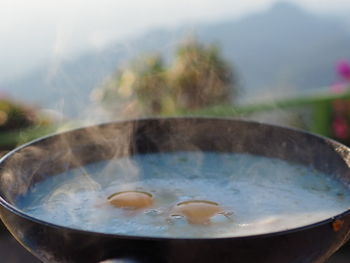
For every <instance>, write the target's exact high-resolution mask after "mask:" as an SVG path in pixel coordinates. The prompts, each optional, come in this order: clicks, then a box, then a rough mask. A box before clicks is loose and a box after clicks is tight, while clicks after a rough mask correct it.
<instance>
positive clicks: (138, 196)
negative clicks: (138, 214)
mask: <svg viewBox="0 0 350 263" xmlns="http://www.w3.org/2000/svg"><path fill="white" fill-rule="evenodd" d="M107 199H108V202H109V203H110V204H111V205H113V206H115V207H118V208H128V209H141V208H146V207H150V206H152V204H153V196H152V194H150V193H147V192H141V191H124V192H118V193H114V194H112V195H110V196H109V197H108V198H107Z"/></svg>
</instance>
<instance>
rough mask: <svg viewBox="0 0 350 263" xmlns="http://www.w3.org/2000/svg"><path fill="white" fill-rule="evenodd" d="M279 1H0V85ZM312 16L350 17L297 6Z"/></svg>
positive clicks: (303, 0)
mask: <svg viewBox="0 0 350 263" xmlns="http://www.w3.org/2000/svg"><path fill="white" fill-rule="evenodd" d="M279 1H280V0H245V1H241V0H190V1H189V0H148V1H145V0H128V1H123V0H30V1H28V0H0V83H1V82H2V81H6V80H10V79H13V78H15V77H18V76H20V75H21V74H24V73H25V72H27V71H29V70H31V69H32V68H35V67H36V66H38V65H41V64H42V63H45V62H46V63H47V62H48V63H50V61H55V62H56V63H57V61H59V60H63V59H66V58H68V57H69V56H71V55H74V54H79V52H83V51H85V50H89V49H92V48H94V49H101V48H103V47H104V46H105V45H108V44H109V43H111V42H112V41H125V40H127V39H128V38H131V37H132V36H134V35H137V34H140V33H142V32H145V31H147V30H150V29H151V28H154V27H158V28H169V27H176V26H179V25H186V24H191V23H198V22H210V21H218V20H221V19H227V18H232V19H239V18H240V17H243V16H245V15H247V14H249V13H254V12H258V11H261V10H264V9H267V8H269V7H270V6H271V5H272V4H274V3H276V2H279ZM290 2H293V3H296V4H298V5H301V6H303V7H305V8H307V9H309V10H311V11H313V12H320V13H329V14H333V13H334V14H338V13H339V14H341V13H344V14H345V13H346V12H347V11H346V10H348V11H350V1H348V0H294V1H290Z"/></svg>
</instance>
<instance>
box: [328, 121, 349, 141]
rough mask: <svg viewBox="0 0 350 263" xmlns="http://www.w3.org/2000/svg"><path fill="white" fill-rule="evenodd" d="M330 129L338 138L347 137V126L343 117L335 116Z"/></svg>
mask: <svg viewBox="0 0 350 263" xmlns="http://www.w3.org/2000/svg"><path fill="white" fill-rule="evenodd" d="M332 129H333V133H334V135H335V137H336V138H338V139H347V138H348V136H349V126H348V123H347V121H346V119H345V118H342V117H339V116H338V117H335V118H334V120H333V122H332Z"/></svg>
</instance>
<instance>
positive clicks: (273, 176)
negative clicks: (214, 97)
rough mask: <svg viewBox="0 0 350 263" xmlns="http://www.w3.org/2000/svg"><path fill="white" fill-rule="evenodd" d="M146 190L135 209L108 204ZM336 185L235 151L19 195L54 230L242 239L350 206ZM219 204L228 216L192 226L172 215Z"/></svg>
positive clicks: (151, 160) (184, 157)
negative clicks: (116, 196) (144, 204)
mask: <svg viewBox="0 0 350 263" xmlns="http://www.w3.org/2000/svg"><path fill="white" fill-rule="evenodd" d="M130 190H138V191H145V192H148V193H151V194H152V195H153V197H154V203H153V206H152V207H148V208H146V209H144V210H141V211H139V210H138V211H135V210H134V211H133V210H127V209H122V208H116V207H114V206H112V205H110V204H109V203H108V202H107V197H108V196H109V195H111V194H113V193H115V192H121V191H130ZM348 192H349V190H348V189H346V188H345V187H344V186H343V185H341V183H339V182H337V181H335V180H334V179H332V178H331V177H329V176H326V175H324V174H322V173H320V172H318V171H316V170H313V169H312V168H310V167H305V166H301V165H295V164H290V163H288V162H285V161H282V160H278V159H271V158H265V157H259V156H252V155H247V154H236V153H214V152H206V153H203V152H201V153H199V152H177V153H161V154H160V153H156V154H145V155H136V156H133V157H129V158H123V159H116V160H112V161H108V162H107V161H103V162H99V163H95V164H91V165H87V166H85V167H84V169H82V168H79V169H74V170H71V171H69V172H66V173H64V174H61V175H57V176H51V177H49V178H47V179H46V180H45V181H42V182H40V183H37V184H36V185H34V186H33V187H32V188H31V189H30V191H29V192H28V193H27V194H26V195H24V196H21V197H19V198H18V206H19V207H20V208H21V209H22V210H23V211H24V212H25V213H27V214H29V215H31V216H33V217H36V218H39V219H41V220H45V221H48V222H52V223H54V224H57V225H62V226H68V227H73V228H79V229H84V230H90V231H95V232H105V233H117V234H126V235H141V236H162V237H196V238H198V237H223V236H245V235H254V234H261V233H267V232H276V231H280V230H286V229H291V228H295V227H299V226H303V225H306V224H310V223H315V222H317V221H321V220H324V219H327V218H329V217H332V216H334V215H336V214H338V213H340V212H342V211H344V210H346V209H348V208H349V206H350V194H349V193H348ZM194 199H195V200H210V201H214V202H217V203H218V204H219V205H220V206H221V207H222V208H223V209H224V210H225V211H226V212H227V214H230V213H231V215H230V216H223V215H220V214H218V215H215V216H213V217H212V218H211V222H210V224H206V225H193V224H189V223H188V222H187V221H186V219H185V218H182V217H178V216H177V217H171V216H170V214H171V212H170V211H171V209H172V208H173V207H174V206H175V205H176V204H177V203H179V202H182V201H186V200H194Z"/></svg>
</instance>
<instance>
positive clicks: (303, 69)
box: [0, 0, 350, 263]
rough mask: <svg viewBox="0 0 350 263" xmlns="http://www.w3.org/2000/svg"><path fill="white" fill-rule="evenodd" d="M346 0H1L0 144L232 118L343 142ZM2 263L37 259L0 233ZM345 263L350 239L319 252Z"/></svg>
mask: <svg viewBox="0 0 350 263" xmlns="http://www.w3.org/2000/svg"><path fill="white" fill-rule="evenodd" d="M349 11H350V2H349V1H347V0H332V1H331V0H317V1H316V0H294V1H292V0H290V1H278V0H246V1H230V0H216V1H213V0H192V1H185V0H176V1H175V0H166V1H164V0H162V1H161V0H147V1H141V0H139V1H137V0H129V1H113V0H99V1H97V0H84V1H83V0H73V1H72V0H71V1H68V0H60V1H54V0H51V1H47V0H32V1H25V0H1V1H0V152H1V154H4V153H6V152H7V151H9V150H11V149H13V148H14V147H16V146H18V145H20V144H23V143H24V142H26V141H28V140H31V139H34V138H37V137H40V136H43V135H46V134H49V133H53V132H57V131H62V130H65V129H71V128H75V127H79V126H85V125H89V124H96V123H102V122H107V121H112V120H122V119H128V118H139V117H150V116H162V117H168V116H180V115H181V116H215V117H235V118H245V119H251V120H257V121H262V122H268V123H273V124H279V125H284V126H291V127H296V128H299V129H303V130H307V131H310V132H314V133H318V134H320V135H323V136H327V137H331V138H333V139H335V140H337V141H341V142H342V143H345V144H348V145H350V89H349V88H350V16H349ZM0 252H1V255H2V257H4V258H5V259H6V260H5V261H4V262H23V261H24V260H26V262H30V261H29V260H32V261H33V262H37V261H36V260H35V259H33V258H30V256H29V255H28V254H27V253H26V252H25V250H24V249H22V248H21V247H20V246H19V245H17V244H16V243H15V241H13V240H11V239H10V237H9V236H8V234H7V232H6V231H5V230H2V231H0ZM329 262H332V263H341V262H350V248H346V247H345V248H344V249H342V250H340V251H339V253H338V254H336V255H335V256H333V258H332V259H331V260H330V261H329Z"/></svg>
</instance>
